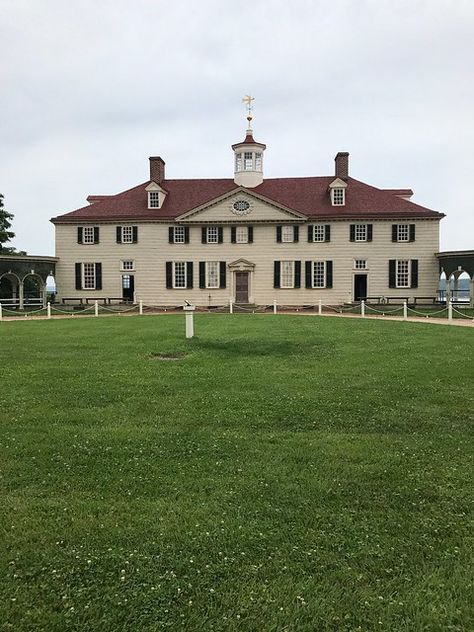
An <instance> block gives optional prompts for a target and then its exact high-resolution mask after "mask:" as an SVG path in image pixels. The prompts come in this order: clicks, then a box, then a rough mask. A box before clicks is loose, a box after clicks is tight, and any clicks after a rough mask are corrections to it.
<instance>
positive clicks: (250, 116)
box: [242, 94, 255, 127]
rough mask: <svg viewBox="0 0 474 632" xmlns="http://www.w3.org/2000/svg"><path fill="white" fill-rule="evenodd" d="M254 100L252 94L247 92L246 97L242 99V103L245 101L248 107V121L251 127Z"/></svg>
mask: <svg viewBox="0 0 474 632" xmlns="http://www.w3.org/2000/svg"><path fill="white" fill-rule="evenodd" d="M252 101H255V98H254V97H251V96H250V94H246V95H245V96H244V98H243V99H242V103H245V106H246V108H247V121H248V122H249V127H250V123H251V122H252V118H253V116H252V110H253V105H252Z"/></svg>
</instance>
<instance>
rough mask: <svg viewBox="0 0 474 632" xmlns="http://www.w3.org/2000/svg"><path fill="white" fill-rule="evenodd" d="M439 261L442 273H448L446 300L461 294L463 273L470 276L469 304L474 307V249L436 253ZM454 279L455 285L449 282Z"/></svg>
mask: <svg viewBox="0 0 474 632" xmlns="http://www.w3.org/2000/svg"><path fill="white" fill-rule="evenodd" d="M436 256H437V257H438V261H439V268H440V274H442V273H444V274H445V275H446V300H447V301H449V300H450V299H451V298H452V297H454V298H455V297H456V296H457V295H458V294H459V288H458V282H459V277H460V276H461V275H463V274H464V275H467V276H469V278H470V284H469V290H470V291H469V305H470V307H474V250H452V251H446V252H438V253H436ZM451 278H452V279H453V280H454V283H453V287H452V288H451V285H450V283H449V281H450V279H451Z"/></svg>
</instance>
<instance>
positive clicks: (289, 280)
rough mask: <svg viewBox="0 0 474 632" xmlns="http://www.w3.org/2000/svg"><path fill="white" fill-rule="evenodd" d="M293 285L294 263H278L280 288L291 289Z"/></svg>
mask: <svg viewBox="0 0 474 632" xmlns="http://www.w3.org/2000/svg"><path fill="white" fill-rule="evenodd" d="M294 285H295V262H294V261H281V262H280V287H282V288H292V287H294Z"/></svg>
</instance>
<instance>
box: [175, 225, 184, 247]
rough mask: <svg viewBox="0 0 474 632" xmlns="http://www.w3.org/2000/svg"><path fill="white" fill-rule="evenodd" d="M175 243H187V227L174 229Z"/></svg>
mask: <svg viewBox="0 0 474 632" xmlns="http://www.w3.org/2000/svg"><path fill="white" fill-rule="evenodd" d="M173 243H175V244H184V243H185V227H184V226H174V227H173Z"/></svg>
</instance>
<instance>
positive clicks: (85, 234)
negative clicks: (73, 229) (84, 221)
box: [82, 226, 95, 244]
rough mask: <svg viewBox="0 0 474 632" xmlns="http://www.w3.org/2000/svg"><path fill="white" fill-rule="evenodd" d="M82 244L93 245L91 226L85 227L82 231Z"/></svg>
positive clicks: (92, 228)
mask: <svg viewBox="0 0 474 632" xmlns="http://www.w3.org/2000/svg"><path fill="white" fill-rule="evenodd" d="M82 243H83V244H93V243H95V240H94V227H93V226H85V227H84V228H83V229H82Z"/></svg>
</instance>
